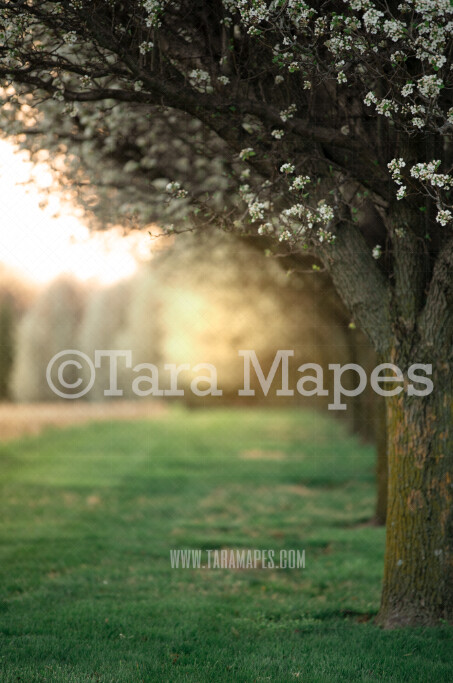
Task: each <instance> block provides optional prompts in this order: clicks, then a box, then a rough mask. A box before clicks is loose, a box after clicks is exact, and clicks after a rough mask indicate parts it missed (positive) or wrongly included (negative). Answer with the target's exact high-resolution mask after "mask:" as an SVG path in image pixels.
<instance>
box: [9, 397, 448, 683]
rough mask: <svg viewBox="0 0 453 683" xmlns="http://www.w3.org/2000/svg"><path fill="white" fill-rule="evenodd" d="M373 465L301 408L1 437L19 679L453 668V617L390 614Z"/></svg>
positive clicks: (364, 452) (369, 674)
mask: <svg viewBox="0 0 453 683" xmlns="http://www.w3.org/2000/svg"><path fill="white" fill-rule="evenodd" d="M373 470H374V454H373V450H372V448H370V447H368V446H365V447H364V446H362V445H360V444H359V443H358V441H357V440H355V439H353V438H351V437H349V436H348V435H347V434H346V432H345V431H344V429H343V426H342V425H341V424H339V423H337V422H336V421H334V420H332V419H330V418H328V417H323V416H319V415H315V414H313V413H307V412H300V411H297V410H284V411H277V410H272V411H269V410H242V411H240V410H219V411H214V410H213V411H193V412H186V411H183V410H181V409H174V410H171V411H169V413H168V414H165V415H163V416H162V418H161V419H160V420H153V421H151V422H147V421H139V422H114V423H99V424H90V425H86V426H78V427H74V428H66V429H64V430H53V431H48V432H45V433H44V434H42V435H41V436H39V437H27V438H25V439H22V440H19V441H12V442H9V443H4V444H2V445H0V471H1V486H2V492H1V496H0V508H1V511H0V519H1V543H0V573H1V577H0V588H1V593H0V681H1V683H9V682H13V681H14V682H17V681H21V682H24V683H32V682H35V681H36V682H37V681H58V682H62V683H63V682H64V683H71V682H77V683H79V682H82V681H92V682H99V683H107V682H115V683H120V682H121V683H123V682H124V683H135V682H137V683H138V682H140V681H156V682H165V681H193V682H200V683H204V682H209V683H210V682H213V683H214V682H221V681H231V682H240V681H247V682H253V681H282V682H284V681H297V680H300V681H303V682H304V683H308V682H312V681H320V682H322V683H328V682H329V681H332V682H337V681H384V682H385V683H387V682H390V681H420V683H427V682H428V681H449V682H450V681H452V680H453V656H452V636H453V629H452V628H451V627H449V626H447V625H443V626H442V625H441V626H439V628H436V629H417V630H408V629H406V630H402V631H398V632H395V631H393V632H390V631H381V630H379V629H378V628H376V627H375V626H374V625H373V618H374V615H375V614H376V612H377V610H378V606H379V594H380V581H381V575H382V567H383V551H384V530H383V529H379V528H375V527H372V526H369V525H368V524H367V520H368V519H369V518H370V517H371V516H372V514H373V507H374V472H373ZM177 548H202V549H204V550H207V549H221V548H228V549H249V548H251V549H253V548H260V549H273V550H274V551H275V553H276V555H277V556H278V553H279V551H280V549H290V548H294V549H300V550H302V549H305V569H285V570H284V569H262V568H261V569H211V570H208V569H204V570H203V569H171V568H170V549H177Z"/></svg>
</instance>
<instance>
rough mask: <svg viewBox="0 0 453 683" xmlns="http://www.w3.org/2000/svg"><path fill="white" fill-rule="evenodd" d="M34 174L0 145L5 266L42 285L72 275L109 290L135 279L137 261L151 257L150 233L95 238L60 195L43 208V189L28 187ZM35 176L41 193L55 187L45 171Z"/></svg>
mask: <svg viewBox="0 0 453 683" xmlns="http://www.w3.org/2000/svg"><path fill="white" fill-rule="evenodd" d="M31 169H32V167H31V164H30V163H29V162H28V161H27V160H26V157H25V155H24V154H21V153H18V152H17V151H16V150H15V148H14V147H13V146H12V145H11V144H10V143H8V142H6V141H4V140H0V202H1V224H0V226H1V227H0V263H4V264H5V265H7V266H10V267H12V268H15V269H17V270H19V271H21V272H22V273H23V274H24V275H25V276H27V277H28V278H30V279H32V280H35V281H37V282H47V281H49V280H52V279H54V278H55V277H56V276H58V275H60V274H62V273H70V274H73V275H75V276H76V277H77V278H79V279H81V280H87V279H90V278H95V279H97V280H99V281H100V282H102V283H104V284H109V283H112V282H115V281H116V280H120V279H122V278H125V277H128V276H130V275H132V274H133V273H134V271H135V270H136V267H137V262H138V259H140V258H141V259H143V258H146V257H147V256H148V257H149V254H150V251H151V247H152V241H151V238H150V237H149V235H148V234H147V232H146V231H144V232H138V231H136V232H135V233H132V234H130V235H128V236H126V237H124V236H123V235H121V233H120V231H119V230H110V231H106V232H102V233H101V232H99V233H91V232H90V231H89V230H88V228H87V227H86V226H85V225H83V223H82V222H81V220H80V218H79V217H78V211H77V209H72V210H68V208H67V207H66V206H64V205H62V204H61V203H60V200H59V197H58V196H57V195H52V196H51V197H50V200H49V202H48V205H47V206H45V207H44V208H43V207H41V206H40V203H41V202H42V195H40V193H39V190H38V188H37V187H36V185H33V184H30V185H28V184H26V183H27V181H29V179H30V175H31ZM34 175H35V177H37V179H38V181H39V185H40V186H41V187H43V186H45V185H46V184H47V185H49V184H50V182H51V177H50V174H49V171H48V170H46V168H45V167H44V166H43V167H40V168H38V169H37V170H36V171H34ZM21 183H22V184H21Z"/></svg>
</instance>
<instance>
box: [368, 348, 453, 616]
mask: <svg viewBox="0 0 453 683" xmlns="http://www.w3.org/2000/svg"><path fill="white" fill-rule="evenodd" d="M423 356H425V357H427V356H426V353H424V354H423ZM433 356H434V351H433ZM392 362H394V363H395V364H396V365H399V363H398V362H397V360H396V359H393V361H392ZM413 362H417V361H416V360H414V361H413ZM425 362H428V363H429V362H431V361H430V360H426V361H425ZM432 366H433V368H432V370H433V373H432V381H433V384H434V388H433V391H432V393H431V394H430V395H429V396H426V397H420V396H409V395H408V393H407V387H406V388H405V391H403V392H401V393H400V394H399V395H397V396H394V397H391V398H388V399H387V427H388V435H389V449H388V459H389V490H388V495H389V504H388V510H387V539H386V555H385V568H384V583H383V592H382V601H381V609H380V613H379V616H378V622H379V623H380V624H381V625H382V626H384V627H385V628H394V627H399V626H408V625H411V626H414V625H434V624H436V623H437V622H438V621H439V619H446V620H449V621H453V553H452V550H453V505H452V499H453V496H452V492H453V490H452V481H453V429H452V407H453V404H452V399H453V395H452V373H451V368H450V367H449V365H448V363H447V362H445V361H442V360H439V359H437V361H436V360H435V359H434V358H433V360H432ZM399 367H401V369H402V370H403V372H404V375H405V376H406V370H407V368H405V367H404V366H401V365H399ZM420 374H422V373H420ZM418 388H420V385H418Z"/></svg>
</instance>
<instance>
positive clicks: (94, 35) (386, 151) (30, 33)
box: [0, 0, 453, 626]
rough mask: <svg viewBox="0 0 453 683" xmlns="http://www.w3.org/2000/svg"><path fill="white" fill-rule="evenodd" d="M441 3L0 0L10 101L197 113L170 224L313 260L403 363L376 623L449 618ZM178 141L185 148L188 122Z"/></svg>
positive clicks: (452, 317) (391, 408) (448, 320)
mask: <svg viewBox="0 0 453 683" xmlns="http://www.w3.org/2000/svg"><path fill="white" fill-rule="evenodd" d="M452 11H453V8H452V7H451V5H450V3H449V1H448V0H432V1H431V0H430V1H429V2H427V1H425V0H407V1H405V2H402V3H401V4H397V3H390V4H389V3H385V2H383V1H380V0H379V1H376V2H371V0H352V2H340V1H338V0H328V1H327V2H325V3H323V4H322V5H321V3H317V2H314V1H313V2H311V3H310V4H308V3H305V2H303V1H302V0H285V1H275V2H266V1H265V0H254V1H252V0H251V1H250V2H247V1H246V0H223V2H222V1H221V0H214V1H212V2H204V1H202V0H195V2H188V1H185V0H179V1H178V0H166V1H165V0H140V1H138V0H130V1H126V0H124V1H122V2H121V1H116V0H110V1H106V0H102V1H101V0H90V2H88V1H87V0H72V2H69V1H63V2H34V1H33V0H30V1H29V2H27V3H23V2H18V3H3V2H2V3H0V12H1V15H0V16H1V22H2V25H3V33H4V44H3V47H2V48H1V53H0V54H1V64H0V75H1V76H2V77H3V78H4V82H5V87H7V88H11V84H14V92H11V96H12V97H13V98H16V100H17V101H18V102H19V103H21V102H22V103H24V104H27V98H28V100H29V98H30V96H31V95H32V96H33V97H34V100H35V101H36V100H37V98H38V97H41V98H46V97H48V98H52V99H53V100H55V102H57V103H61V108H62V110H63V109H64V108H65V107H66V111H67V112H68V108H69V109H70V110H71V111H70V112H68V113H73V114H74V118H77V116H78V111H79V109H78V106H79V104H80V103H93V102H103V103H104V104H105V103H109V104H108V106H111V107H113V108H114V106H115V102H118V103H121V106H127V107H129V108H130V109H131V110H133V109H134V108H135V107H137V106H141V107H145V108H146V107H149V112H150V113H151V112H155V111H160V112H161V113H162V115H161V116H160V117H159V120H162V121H165V120H167V119H171V115H172V112H173V110H178V111H179V112H181V117H182V118H181V119H179V121H180V122H181V121H182V120H184V121H193V120H194V121H198V122H200V123H201V128H200V130H201V131H202V134H203V139H204V145H203V146H202V148H201V149H200V148H199V147H198V145H197V144H195V145H194V146H193V147H194V149H193V151H194V154H195V155H194V158H193V162H192V164H191V166H190V168H189V169H180V168H177V166H175V167H172V168H171V169H170V170H171V171H172V173H173V171H174V172H175V173H174V176H173V177H171V178H170V182H169V183H168V185H167V186H166V190H167V191H168V193H169V195H170V196H171V197H172V198H173V201H172V204H173V205H176V206H178V205H179V206H180V207H181V209H180V211H179V212H178V211H177V210H176V209H175V215H176V219H175V221H174V225H173V229H175V230H181V229H185V226H187V229H191V228H192V227H197V228H202V227H203V226H205V225H207V224H209V225H211V224H216V225H218V226H219V227H221V228H223V229H226V230H229V231H237V232H241V233H243V232H246V233H247V235H248V236H249V237H250V236H254V235H259V236H261V237H263V239H264V240H265V241H266V242H267V243H268V244H277V245H278V248H279V249H281V250H286V251H289V252H291V253H292V254H296V255H297V254H301V255H304V254H306V253H309V254H313V255H314V256H315V257H316V258H317V259H319V261H320V262H322V264H323V266H324V268H325V269H326V270H327V271H328V272H329V273H330V275H331V277H332V280H333V282H334V284H335V287H336V288H337V291H338V292H339V294H340V296H341V298H342V299H343V301H344V303H345V304H346V306H347V308H348V309H349V311H350V312H351V315H352V316H353V319H354V321H355V322H356V323H357V324H358V325H359V326H360V327H361V328H362V329H363V330H364V332H365V333H366V334H367V335H368V337H369V338H370V340H371V341H372V343H373V345H374V348H375V350H376V352H377V353H378V354H379V356H380V357H381V358H382V359H383V360H384V361H386V362H391V363H392V364H394V365H396V366H398V368H400V369H401V371H402V373H403V375H404V386H396V387H395V392H394V395H392V396H389V397H388V398H387V425H388V434H389V509H388V525H387V545H386V558H385V570H384V585H383V594H382V604H381V610H380V616H379V620H380V623H381V624H383V625H385V626H399V625H406V624H420V623H421V624H430V623H435V622H436V621H437V620H438V619H439V618H447V619H452V618H453V557H452V544H453V533H452V531H453V506H452V505H451V501H452V493H451V476H452V464H453V463H452V461H453V430H452V427H451V403H452V372H451V363H452V360H453V358H452V356H453V351H452V337H453V283H452V277H451V271H452V266H453V232H452V230H451V221H452V213H451V210H452V206H451V199H450V190H451V186H452V185H453V178H452V176H451V175H450V166H451V134H452V130H453V107H452V99H453V90H452V85H453V84H452V79H453V72H452V70H451V66H452V50H453V44H452V37H451V36H452V31H451V14H452ZM77 103H79V104H77ZM74 105H76V106H75V107H74ZM72 107H74V108H72ZM162 108H163V109H162ZM149 123H150V125H151V126H152V123H153V121H152V119H151V120H149ZM98 125H99V127H100V129H101V130H102V120H100V121H99V124H98ZM30 132H31V131H30ZM174 132H175V135H176V139H177V140H179V141H181V143H183V144H186V145H191V142H192V141H193V137H192V135H191V132H190V127H189V126H185V125H180V124H178V125H177V126H176V130H175V131H174ZM206 159H208V160H212V161H213V162H214V161H216V162H217V161H218V160H221V164H222V167H223V169H224V170H223V172H224V173H225V176H224V177H223V182H224V188H223V191H222V192H220V193H216V192H215V188H212V187H209V186H208V184H207V185H206V188H203V187H200V185H199V184H198V183H195V184H194V183H193V182H192V178H191V176H193V173H194V172H195V170H197V171H198V170H199V169H200V168H201V169H202V170H203V168H205V169H206V168H207V167H206V165H205V166H204V167H203V164H205V163H206ZM198 160H202V161H200V166H197V162H198ZM208 166H209V164H208ZM206 180H207V183H208V178H207V179H206ZM244 226H245V227H244ZM170 227H171V226H170ZM414 363H418V364H420V365H422V366H431V372H432V374H431V380H432V382H433V385H434V390H433V391H431V393H428V394H427V395H424V396H419V395H417V392H418V393H422V392H421V390H420V384H418V385H417V386H416V391H415V392H414V391H413V390H411V391H409V388H408V387H409V384H410V383H409V381H408V379H409V374H408V373H409V368H410V366H411V365H413V364H414ZM425 369H426V368H425ZM397 384H398V383H397ZM400 389H402V391H400V393H397V392H398V391H399V390H400ZM425 394H426V392H425Z"/></svg>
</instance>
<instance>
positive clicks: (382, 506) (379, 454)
mask: <svg viewBox="0 0 453 683" xmlns="http://www.w3.org/2000/svg"><path fill="white" fill-rule="evenodd" d="M375 411H376V412H375V441H376V483H377V498H376V512H375V522H376V524H378V525H379V526H382V525H384V524H385V521H386V518H387V500H388V495H387V493H388V460H387V444H388V439H387V419H386V408H385V399H384V398H379V397H376V406H375Z"/></svg>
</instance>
